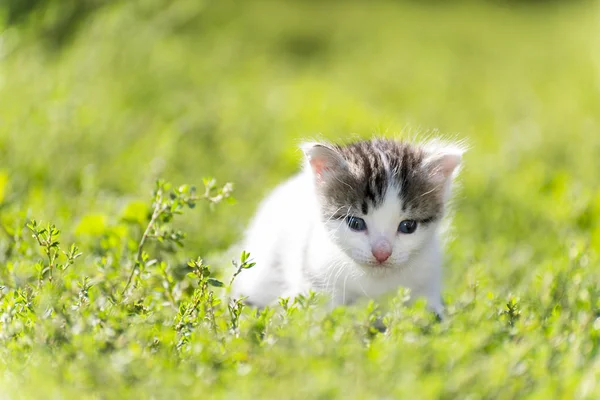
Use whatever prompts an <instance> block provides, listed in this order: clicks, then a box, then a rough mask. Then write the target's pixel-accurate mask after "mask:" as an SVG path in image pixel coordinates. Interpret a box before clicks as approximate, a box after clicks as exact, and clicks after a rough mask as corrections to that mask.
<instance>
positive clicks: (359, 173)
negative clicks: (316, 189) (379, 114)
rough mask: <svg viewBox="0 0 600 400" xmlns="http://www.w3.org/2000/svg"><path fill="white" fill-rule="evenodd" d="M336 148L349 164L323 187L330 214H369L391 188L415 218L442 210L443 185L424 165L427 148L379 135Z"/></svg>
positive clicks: (327, 211)
mask: <svg viewBox="0 0 600 400" xmlns="http://www.w3.org/2000/svg"><path fill="white" fill-rule="evenodd" d="M334 148H335V150H336V151H337V152H338V153H339V154H340V156H341V157H342V158H343V159H344V160H345V161H346V163H347V166H348V168H347V170H345V171H340V172H339V173H338V174H336V177H335V178H336V179H333V180H331V182H329V183H328V185H327V186H326V187H324V188H323V189H324V193H323V194H324V196H325V200H326V203H327V204H324V206H325V210H324V211H325V213H326V214H327V213H328V214H329V216H328V218H329V217H331V216H332V215H334V213H337V214H340V213H341V214H345V213H348V212H350V213H354V214H361V213H362V214H367V213H369V211H372V210H373V209H375V208H379V207H381V205H382V204H383V202H384V200H385V198H386V194H387V192H388V191H389V190H393V191H395V192H396V193H397V196H398V197H399V200H400V204H401V209H402V210H399V212H400V211H405V212H408V213H411V214H412V215H414V216H415V218H417V217H418V218H430V217H439V216H440V215H441V214H442V211H443V202H442V196H441V195H440V190H441V188H440V187H439V184H436V183H435V182H433V181H432V180H431V179H430V177H429V175H428V173H427V171H426V169H424V168H423V162H424V160H425V152H424V150H423V149H422V148H421V147H419V146H417V145H414V144H410V143H407V142H400V141H395V140H385V139H379V140H370V141H361V142H356V143H353V144H350V145H347V146H335V147H334Z"/></svg>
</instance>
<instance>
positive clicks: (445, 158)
mask: <svg viewBox="0 0 600 400" xmlns="http://www.w3.org/2000/svg"><path fill="white" fill-rule="evenodd" d="M464 152H465V150H464V149H462V148H460V147H458V146H456V147H454V146H447V147H440V148H435V149H432V150H429V151H427V153H428V155H427V156H426V157H425V161H424V162H423V164H424V166H425V168H426V169H427V170H428V172H429V176H430V177H431V178H432V179H434V180H436V181H438V182H445V181H447V180H449V179H450V178H452V176H453V175H454V174H455V173H456V172H458V169H459V167H460V163H461V161H462V156H463V153H464Z"/></svg>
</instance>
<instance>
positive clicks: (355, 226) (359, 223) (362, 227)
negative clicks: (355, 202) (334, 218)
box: [346, 217, 367, 232]
mask: <svg viewBox="0 0 600 400" xmlns="http://www.w3.org/2000/svg"><path fill="white" fill-rule="evenodd" d="M346 223H347V224H348V226H349V227H350V229H352V230H353V231H357V232H361V231H366V230H367V223H366V222H365V220H364V219H362V218H358V217H346Z"/></svg>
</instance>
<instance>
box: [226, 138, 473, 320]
mask: <svg viewBox="0 0 600 400" xmlns="http://www.w3.org/2000/svg"><path fill="white" fill-rule="evenodd" d="M303 150H304V153H305V155H306V166H305V168H304V170H303V171H302V172H301V173H299V174H298V175H296V176H294V177H292V178H291V179H289V180H288V181H286V182H285V183H283V184H282V185H280V186H279V187H277V188H276V189H275V190H274V191H273V192H272V193H271V194H270V195H269V196H268V197H267V199H266V200H265V201H264V202H263V203H262V204H261V206H260V208H259V210H258V212H257V214H256V216H255V218H254V220H253V221H252V223H251V225H250V227H249V229H248V231H247V234H246V238H245V241H244V249H245V250H247V251H249V252H250V254H251V257H252V258H253V260H254V261H255V262H256V266H255V267H254V268H251V269H249V270H245V271H244V272H242V273H241V274H240V275H239V276H238V277H237V279H236V281H235V283H234V287H233V294H234V296H246V297H247V299H246V300H247V302H248V303H250V304H254V305H257V306H265V305H268V304H272V303H274V302H275V301H276V300H277V298H278V297H294V296H296V295H298V294H300V293H306V292H307V291H309V290H315V291H323V292H326V293H328V294H329V295H330V296H331V300H332V305H334V306H335V305H339V304H347V303H350V302H352V301H354V300H355V299H357V298H359V297H361V296H366V297H368V298H374V297H376V296H378V295H381V294H384V293H386V292H389V291H396V290H397V289H398V287H400V286H402V287H406V288H408V289H410V290H411V294H412V297H413V298H415V297H425V298H426V299H427V301H428V306H429V307H430V308H431V309H432V310H434V311H435V312H436V313H438V314H441V313H442V311H443V306H442V299H441V294H440V292H441V282H442V268H441V263H442V248H441V245H440V240H439V237H438V236H439V226H440V221H441V220H442V218H443V216H444V212H445V208H446V205H447V202H448V200H449V197H450V189H451V183H452V179H453V176H454V175H456V172H457V170H458V166H459V164H460V161H461V157H462V153H463V150H462V149H461V148H460V147H459V146H455V145H440V144H439V143H438V144H426V145H415V144H410V143H407V142H402V141H394V140H385V139H378V140H370V141H361V142H357V143H353V144H350V145H346V146H336V145H329V144H319V143H310V144H306V145H304V146H303Z"/></svg>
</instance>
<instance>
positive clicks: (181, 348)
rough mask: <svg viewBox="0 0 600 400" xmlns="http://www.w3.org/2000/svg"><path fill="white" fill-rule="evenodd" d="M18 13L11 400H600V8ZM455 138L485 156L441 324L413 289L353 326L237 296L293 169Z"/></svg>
mask: <svg viewBox="0 0 600 400" xmlns="http://www.w3.org/2000/svg"><path fill="white" fill-rule="evenodd" d="M9 3H10V4H11V7H13V9H12V11H7V10H8V8H6V7H7V6H6V5H5V4H2V7H3V8H0V13H2V17H3V18H4V21H5V22H0V24H2V23H3V24H4V26H0V30H1V31H2V33H1V34H0V110H2V112H1V113H0V160H2V164H1V165H0V387H2V390H3V394H4V395H6V396H7V397H10V398H53V397H56V398H167V397H171V398H182V397H186V398H187V397H190V398H199V397H203V398H204V397H207V396H209V397H211V398H236V399H238V398H242V399H243V398H261V399H262V398H292V399H293V398H299V399H305V398H416V397H418V398H447V399H451V398H478V399H484V398H486V399H487V398H489V399H491V398H494V399H495V398H539V399H545V398H557V397H558V398H590V399H594V398H598V397H599V396H600V386H599V385H598V383H597V382H600V372H599V371H600V355H599V352H598V350H599V346H600V319H599V318H600V314H599V310H600V288H599V287H598V284H597V282H599V281H600V273H599V271H600V264H599V256H598V249H600V190H599V188H598V172H597V171H598V154H600V128H599V127H600V114H598V110H599V109H600V97H599V96H598V85H597V83H598V71H599V70H600V58H599V57H598V55H597V54H598V53H597V48H598V38H599V37H600V35H599V33H600V32H599V31H598V29H599V28H598V27H599V26H600V23H599V19H598V18H599V17H600V15H598V13H597V10H596V9H595V8H594V7H595V4H593V3H592V2H579V3H577V4H567V3H565V4H562V5H561V4H552V5H546V6H543V5H541V4H540V5H537V6H535V7H533V6H532V7H516V8H515V7H512V8H511V7H507V6H505V5H501V6H496V5H494V2H471V1H465V2H398V1H394V2H391V1H390V2H386V1H380V2H373V3H371V2H369V3H367V2H359V1H348V2H335V1H328V2H318V1H317V2H306V1H278V2H275V1H270V2H263V1H253V2H235V3H234V2H229V1H219V2H196V1H191V0H182V1H177V2H167V1H164V0H144V1H141V0H140V1H138V0H131V1H125V2H123V1H117V2H100V1H98V2H96V1H85V2H83V1H82V2H70V1H68V2H54V1H47V0H43V1H41V0H39V1H29V2H19V1H16V2H15V1H10V2H9ZM447 3H452V4H447ZM502 3H503V4H508V3H510V2H502ZM557 3H559V2H557ZM568 3H571V2H568ZM7 4H8V3H7ZM34 5H35V7H34ZM29 6H31V7H30V8H29V9H27V7H29ZM15 7H16V8H15ZM19 7H21V9H20V10H21V11H19V10H17V8H19ZM86 7H90V8H89V10H84V11H81V12H83V14H81V16H82V17H77V12H80V11H77V9H82V10H83V9H84V8H86ZM40 10H47V12H42V11H40ZM15 12H19V13H20V14H19V15H20V16H19V17H18V18H17V17H16V14H15ZM10 13H13V14H12V16H11V15H9V14H10ZM83 15H85V18H84V17H83ZM73 16H75V17H73ZM11 18H12V19H11ZM72 18H75V19H74V20H75V21H76V24H75V25H70V23H69V20H70V19H72ZM55 27H57V28H56V29H55ZM53 32H64V33H61V34H60V35H58V36H56V37H59V38H60V37H63V38H64V40H63V39H59V42H57V44H60V45H61V51H60V52H56V51H55V50H56V47H53V46H50V47H49V46H48V41H50V42H52V41H54V39H53V38H52V36H53ZM73 32H77V34H73ZM61 35H62V36H61ZM49 54H52V55H54V56H53V57H48V55H49ZM434 128H438V129H440V131H441V132H450V133H452V134H454V133H455V132H459V133H460V134H459V135H458V136H459V137H460V138H465V139H467V140H468V142H469V144H470V147H471V151H470V152H469V153H468V154H467V155H466V160H465V168H464V171H463V173H462V176H461V179H460V181H461V185H460V186H461V187H460V191H459V195H458V197H457V199H456V202H455V208H456V210H457V212H456V215H455V218H454V228H453V230H451V232H450V235H451V237H452V239H453V240H451V241H449V243H448V257H447V262H446V277H445V291H444V297H445V301H446V303H447V318H446V319H444V320H443V321H437V320H436V319H435V317H434V316H432V315H430V314H429V313H428V312H427V311H426V309H425V306H424V304H422V303H420V302H419V303H417V304H416V305H414V306H407V301H408V297H409V293H406V292H405V291H403V290H400V291H399V292H398V293H397V294H396V295H392V296H390V298H388V299H380V300H377V301H375V300H368V301H365V302H364V303H361V304H357V305H356V306H352V307H342V308H338V309H335V310H333V311H328V310H327V307H326V305H325V304H324V303H325V302H326V300H325V299H323V298H321V297H320V296H318V295H315V294H309V295H307V296H304V297H300V298H298V299H295V300H292V299H281V300H280V302H279V304H277V305H275V306H273V307H270V308H266V309H263V310H256V309H253V308H251V307H246V306H244V304H243V303H242V302H241V301H240V299H230V298H229V296H228V290H229V287H230V285H231V282H232V280H233V279H235V277H236V276H238V275H239V274H240V273H244V271H245V270H246V269H248V268H252V267H253V266H254V264H253V263H254V262H253V261H252V256H251V255H249V254H247V253H245V252H242V250H244V249H239V251H238V250H237V249H235V251H232V252H231V253H232V254H229V253H228V252H225V253H224V251H225V249H227V248H229V247H230V246H231V245H232V244H234V243H236V241H237V239H239V238H240V236H241V233H242V232H243V227H244V226H245V225H246V223H247V221H248V219H249V218H250V216H251V215H252V213H253V212H254V210H255V208H256V206H257V204H258V202H259V200H260V199H261V198H262V196H263V195H264V194H265V193H266V192H267V191H268V190H269V189H270V188H272V187H273V186H274V185H275V184H277V183H278V182H280V181H281V180H282V179H284V178H285V177H287V176H289V175H290V174H292V173H293V172H294V171H296V170H297V168H298V164H299V162H300V152H299V151H297V150H296V149H297V144H298V142H299V140H300V139H306V138H309V139H310V138H311V137H314V136H316V135H317V132H322V136H323V137H325V138H328V139H333V140H347V139H348V138H350V137H370V136H371V135H372V134H373V133H377V134H381V135H386V136H394V135H397V136H404V137H410V136H415V135H416V133H418V132H419V131H420V132H421V133H420V136H425V135H426V134H427V133H428V132H429V129H434ZM352 132H356V133H352ZM351 133H352V134H351ZM417 136H419V135H417ZM203 173H210V174H212V175H214V176H215V177H217V178H218V179H219V181H232V182H235V184H236V200H237V202H235V203H234V202H233V201H232V199H231V196H230V194H231V186H230V185H224V186H217V185H216V183H215V181H214V180H212V179H205V180H204V181H202V180H201V179H200V178H201V176H202V175H201V174H203ZM161 177H162V178H164V179H165V180H166V181H169V182H198V183H201V184H202V183H203V184H204V187H203V188H202V189H194V187H192V186H186V185H184V186H180V187H177V186H171V185H169V184H167V183H166V182H165V181H160V180H159V181H158V183H156V182H157V179H158V178H161ZM150 192H152V193H153V194H152V198H151V200H150V201H147V193H150ZM218 203H227V204H218ZM182 213H183V215H181V214H182ZM40 220H43V221H50V222H51V223H50V224H47V223H41V222H39V221H40ZM57 227H59V228H60V229H61V230H60V231H59V230H58V228H57ZM231 256H233V257H234V258H235V261H234V262H233V263H231V262H230V260H229V258H230V257H231ZM208 264H210V265H211V266H212V267H209V265H208ZM232 264H233V265H232ZM382 326H386V327H387V329H385V330H384V329H382Z"/></svg>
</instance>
